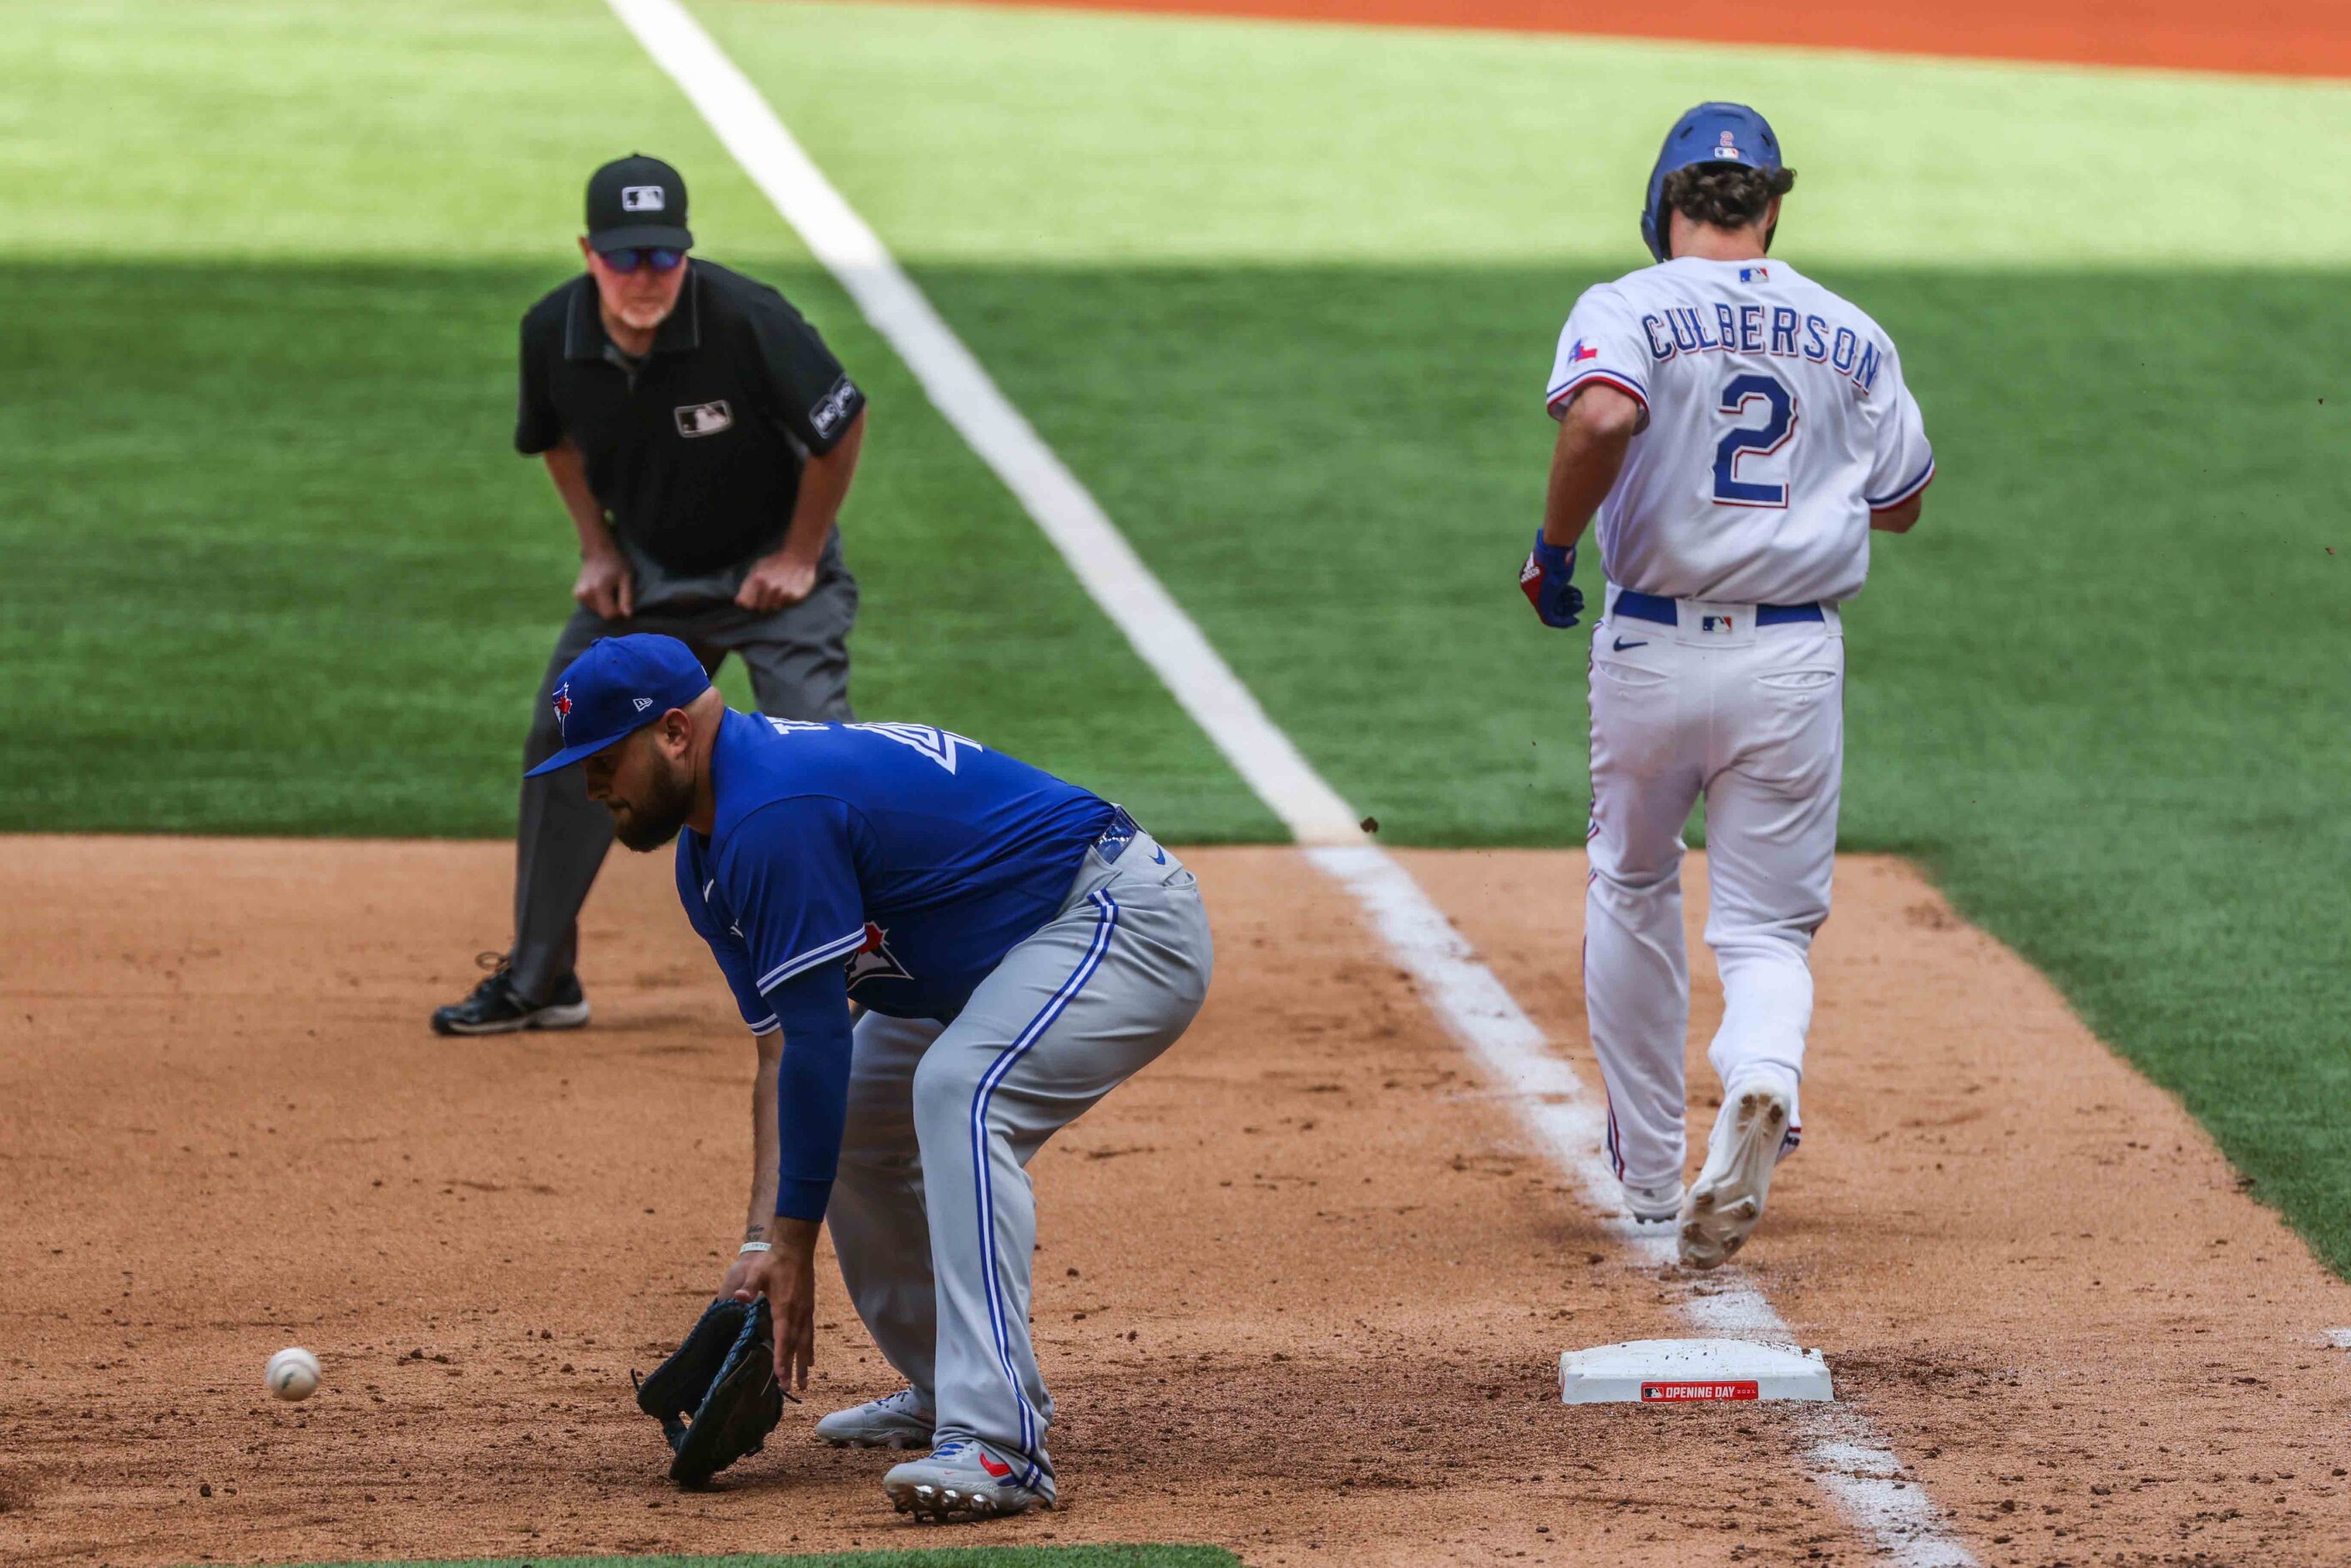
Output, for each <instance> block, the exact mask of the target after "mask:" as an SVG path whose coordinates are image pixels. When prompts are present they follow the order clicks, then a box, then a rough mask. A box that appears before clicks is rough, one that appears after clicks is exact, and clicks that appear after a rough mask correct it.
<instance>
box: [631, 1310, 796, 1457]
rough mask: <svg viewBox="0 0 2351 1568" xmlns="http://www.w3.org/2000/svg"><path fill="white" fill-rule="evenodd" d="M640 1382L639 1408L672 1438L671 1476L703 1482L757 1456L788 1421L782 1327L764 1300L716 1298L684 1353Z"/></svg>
mask: <svg viewBox="0 0 2351 1568" xmlns="http://www.w3.org/2000/svg"><path fill="white" fill-rule="evenodd" d="M630 1377H631V1378H632V1379H633V1380H635V1382H636V1385H637V1408H638V1409H640V1410H643V1412H644V1413H645V1414H646V1415H648V1416H652V1417H653V1419H654V1420H656V1421H659V1422H660V1423H661V1424H662V1436H664V1437H667V1438H668V1439H669V1446H670V1453H671V1458H670V1462H669V1479H672V1480H674V1481H675V1482H677V1483H678V1484H679V1485H681V1486H690V1487H692V1486H700V1485H702V1484H703V1482H705V1481H706V1480H708V1479H710V1478H711V1477H713V1476H715V1475H716V1474H717V1473H718V1472H719V1471H721V1470H723V1469H726V1467H727V1466H729V1465H731V1464H733V1463H734V1462H735V1461H736V1460H737V1459H739V1458H743V1457H744V1456H745V1455H746V1454H756V1453H758V1451H759V1448H760V1446H761V1445H762V1444H764V1443H765V1442H766V1441H767V1438H768V1433H770V1432H772V1431H774V1430H775V1429H776V1423H777V1422H778V1421H780V1420H782V1419H783V1418H784V1390H783V1385H781V1384H779V1383H778V1382H777V1381H776V1334H775V1324H774V1322H773V1320H772V1319H770V1318H769V1317H768V1302H767V1299H766V1298H765V1297H761V1298H759V1299H758V1300H756V1301H713V1302H711V1303H710V1307H709V1310H708V1311H706V1312H704V1313H703V1314H702V1321H701V1322H698V1323H695V1325H694V1332H693V1333H689V1334H687V1335H686V1336H685V1343H684V1344H682V1345H679V1346H678V1347H677V1353H676V1354H674V1355H672V1356H671V1357H670V1358H669V1359H668V1360H667V1361H664V1362H663V1363H662V1364H660V1365H659V1366H657V1367H655V1368H653V1375H652V1376H650V1377H644V1378H638V1377H637V1375H636V1374H635V1373H633V1372H632V1373H631V1374H630Z"/></svg>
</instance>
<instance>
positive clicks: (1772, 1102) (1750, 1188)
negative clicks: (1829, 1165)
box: [1681, 1073, 1796, 1269]
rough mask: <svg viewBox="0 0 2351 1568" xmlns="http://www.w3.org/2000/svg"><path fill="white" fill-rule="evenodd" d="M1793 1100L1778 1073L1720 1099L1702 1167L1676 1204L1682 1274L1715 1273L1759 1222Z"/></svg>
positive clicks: (1790, 1086) (1762, 1075)
mask: <svg viewBox="0 0 2351 1568" xmlns="http://www.w3.org/2000/svg"><path fill="white" fill-rule="evenodd" d="M1795 1100H1796V1088H1795V1085H1794V1084H1792V1083H1791V1082H1788V1080H1787V1079H1786V1078H1785V1077H1783V1076H1782V1075H1780V1074H1778V1073H1759V1074H1757V1075H1755V1076H1754V1077H1752V1078H1750V1079H1748V1080H1747V1081H1746V1086H1745V1087H1744V1088H1742V1089H1740V1091H1739V1092H1738V1093H1736V1094H1727V1095H1725V1096H1724V1097H1723V1102H1722V1110H1721V1112H1720V1113H1719V1114H1717V1115H1716V1117H1715V1119H1714V1135H1713V1136H1712V1137H1710V1138H1708V1140H1707V1145H1706V1165H1705V1167H1704V1168H1703V1169H1701V1170H1700V1171H1699V1172H1698V1182H1697V1184H1696V1185H1695V1186H1692V1187H1691V1188H1690V1189H1689V1196H1688V1197H1686V1198H1684V1199H1683V1200H1682V1209H1681V1227H1682V1236H1681V1258H1682V1267H1684V1268H1685V1269H1715V1268H1719V1267H1721V1265H1722V1264H1723V1263H1724V1262H1725V1261H1727V1260H1729V1257H1730V1255H1731V1254H1732V1253H1734V1252H1736V1251H1738V1250H1739V1249H1740V1245H1741V1244H1743V1243H1744V1242H1745V1241H1746V1239H1747V1234H1748V1232H1749V1231H1750V1230H1753V1229H1754V1228H1755V1222H1756V1221H1757V1220H1759V1219H1761V1218H1763V1197H1764V1195H1765V1194H1766V1193H1768V1192H1770V1191H1771V1172H1772V1170H1773V1169H1774V1168H1775V1167H1776V1166H1778V1165H1779V1162H1780V1145H1781V1144H1782V1140H1784V1139H1785V1138H1786V1136H1787V1134H1788V1121H1789V1117H1790V1116H1791V1115H1792V1113H1793V1109H1794V1105H1795Z"/></svg>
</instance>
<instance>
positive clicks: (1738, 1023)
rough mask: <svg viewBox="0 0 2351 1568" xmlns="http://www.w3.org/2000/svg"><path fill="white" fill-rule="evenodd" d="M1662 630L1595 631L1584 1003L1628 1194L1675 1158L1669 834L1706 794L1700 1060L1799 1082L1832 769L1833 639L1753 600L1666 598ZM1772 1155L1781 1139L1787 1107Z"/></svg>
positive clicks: (1836, 633)
mask: <svg viewBox="0 0 2351 1568" xmlns="http://www.w3.org/2000/svg"><path fill="white" fill-rule="evenodd" d="M1675 608H1676V612H1677V615H1678V617H1679V621H1678V623H1677V624H1676V625H1670V626H1669V625H1666V624H1664V623H1663V622H1654V621H1646V620H1640V619H1635V618H1633V617H1630V616H1623V615H1620V614H1619V613H1618V612H1617V610H1616V606H1615V603H1614V599H1613V598H1612V600H1611V605H1610V612H1609V613H1608V614H1607V615H1606V616H1605V617H1604V618H1603V619H1602V620H1601V622H1600V623H1599V624H1598V625H1596V626H1594V627H1593V632H1592V671H1591V677H1590V681H1591V695H1592V823H1591V827H1590V830H1589V831H1588V833H1587V835H1586V836H1587V839H1588V846H1587V847H1588V849H1589V852H1590V855H1591V862H1592V870H1591V875H1590V880H1589V883H1588V885H1587V888H1586V892H1585V897H1584V954H1583V992H1584V1006H1585V1009H1586V1012H1587V1016H1588V1018H1589V1019H1590V1022H1591V1026H1592V1045H1593V1052H1594V1054H1595V1055H1597V1056H1598V1058H1599V1060H1600V1071H1601V1075H1602V1077H1603V1078H1604V1080H1605V1081H1606V1083H1607V1088H1608V1148H1609V1154H1610V1155H1611V1156H1612V1158H1613V1160H1614V1165H1615V1167H1616V1174H1617V1176H1619V1177H1620V1178H1621V1179H1622V1180H1624V1181H1625V1184H1626V1185H1627V1186H1644V1187H1647V1186H1666V1185H1668V1184H1670V1183H1673V1182H1677V1181H1679V1180H1680V1179H1681V1176H1682V1170H1683V1166H1684V1164H1685V1161H1686V1157H1687V1134H1686V1132H1685V1127H1684V1118H1685V1107H1686V1105H1687V1098H1686V1094H1687V1086H1686V1084H1685V1083H1684V1081H1683V1079H1684V1074H1683V1065H1682V1063H1683V1053H1684V1050H1685V1045H1686V1042H1687V1039H1688V1034H1689V960H1688V956H1687V953H1686V952H1685V950H1684V944H1683V940H1682V890H1681V862H1682V852H1683V850H1684V849H1685V848H1686V846H1685V845H1684V843H1683V841H1682V828H1683V825H1684V824H1685V823H1686V822H1687V821H1688V819H1689V813H1690V808H1691V806H1692V805H1693V804H1694V803H1696V801H1697V800H1698V799H1699V798H1700V797H1701V796H1703V797H1704V798H1705V800H1706V843H1707V872H1708V884H1709V888H1710V891H1711V894H1712V904H1711V908H1710V911H1709V913H1708V917H1707V923H1706V940H1707V945H1708V946H1710V947H1712V948H1713V949H1714V957H1715V964H1716V967H1717V968H1718V969H1719V971H1720V973H1721V976H1722V990H1723V1001H1724V1009H1723V1018H1722V1027H1721V1028H1720V1029H1719V1030H1716V1031H1715V1036H1714V1041H1713V1044H1712V1045H1711V1046H1710V1047H1709V1048H1708V1052H1707V1058H1708V1061H1711V1062H1712V1063H1713V1065H1714V1070H1715V1071H1716V1072H1717V1073H1719V1075H1720V1076H1721V1079H1722V1082H1723V1086H1724V1089H1725V1092H1730V1091H1732V1090H1734V1089H1736V1088H1737V1087H1739V1086H1740V1081H1741V1080H1742V1079H1744V1078H1745V1077H1746V1076H1748V1075H1749V1074H1750V1073H1752V1072H1754V1071H1759V1070H1761V1069H1765V1068H1777V1069H1780V1070H1782V1071H1784V1072H1785V1073H1787V1074H1788V1075H1789V1076H1790V1077H1791V1078H1792V1079H1801V1077H1802V1072H1803V1068H1804V1034H1805V1030H1807V1029H1809V1028H1810V1027H1811V1024H1812V1017H1813V977H1812V970H1811V968H1810V967H1809V965H1808V964H1807V961H1806V959H1807V955H1808V953H1809V952H1810V950H1811V946H1812V940H1813V932H1814V931H1816V930H1818V929H1819V928H1820V925H1821V923H1822V922H1823V921H1824V920H1826V919H1827V918H1828V914H1829V880H1830V875H1831V872H1832V870H1833V867H1834V861H1835V853H1836V824H1837V798H1838V789H1839V786H1840V784H1841V782H1842V779H1843V774H1844V632H1843V628H1842V626H1841V625H1840V623H1839V621H1838V617H1837V612H1836V611H1835V610H1834V608H1833V607H1831V608H1824V609H1823V612H1822V613H1823V619H1822V620H1819V621H1801V622H1788V623H1784V624H1777V625H1771V626H1762V627H1759V626H1757V625H1756V624H1755V619H1754V616H1755V608H1756V607H1755V606H1753V605H1750V604H1711V603H1703V602H1700V601H1691V600H1685V601H1678V602H1677V604H1676V606H1675ZM1791 1110H1792V1114H1791V1116H1790V1125H1789V1136H1788V1140H1787V1143H1786V1145H1785V1147H1786V1148H1791V1149H1792V1148H1793V1147H1794V1146H1795V1137H1796V1133H1797V1125H1798V1121H1799V1118H1798V1117H1797V1116H1796V1115H1795V1114H1794V1113H1793V1112H1794V1108H1793V1107H1792V1108H1791Z"/></svg>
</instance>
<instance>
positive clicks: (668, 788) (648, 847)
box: [612, 772, 694, 854]
mask: <svg viewBox="0 0 2351 1568" xmlns="http://www.w3.org/2000/svg"><path fill="white" fill-rule="evenodd" d="M646 789H647V791H648V795H647V798H646V799H645V800H629V801H615V802H614V803H613V804H614V806H615V807H616V808H620V807H625V809H626V810H625V814H623V812H622V810H619V809H616V810H613V812H612V835H613V837H615V838H617V839H619V840H620V841H622V843H624V844H626V845H628V846H629V848H631V849H632V850H635V851H637V852H639V853H640V854H643V853H647V852H652V851H653V850H657V849H659V848H661V847H662V846H663V845H664V844H665V843H667V842H669V841H671V840H672V839H674V838H675V837H677V831H678V830H679V829H680V828H683V827H684V826H685V819H686V817H687V815H688V814H689V813H691V812H692V811H693V810H694V786H692V785H691V784H689V783H687V782H686V781H685V780H684V779H681V778H679V777H677V776H676V775H674V774H672V773H666V772H655V773H654V774H653V776H652V777H651V779H649V780H648V781H647V784H646Z"/></svg>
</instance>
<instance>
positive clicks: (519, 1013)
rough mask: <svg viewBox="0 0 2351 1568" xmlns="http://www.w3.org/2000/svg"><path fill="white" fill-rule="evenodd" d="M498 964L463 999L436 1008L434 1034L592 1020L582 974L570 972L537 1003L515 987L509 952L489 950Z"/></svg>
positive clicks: (566, 1026) (547, 1026) (575, 1024)
mask: <svg viewBox="0 0 2351 1568" xmlns="http://www.w3.org/2000/svg"><path fill="white" fill-rule="evenodd" d="M483 957H484V958H485V959H486V960H489V961H491V962H493V963H495V964H496V967H495V968H493V969H492V970H491V971H490V977H489V978H487V979H486V980H484V981H483V982H482V983H481V984H480V985H478V986H475V988H474V994H473V995H472V996H469V997H467V998H465V1000H464V1001H462V1002H452V1003H450V1004H449V1005H448V1006H447V1007H445V1008H435V1009H433V1032H434V1034H509V1033H512V1032H513V1031H514V1030H518V1029H578V1028H579V1027H580V1025H581V1024H584V1023H586V1022H587V1021H588V998H586V997H585V996H582V995H581V994H580V977H579V976H577V975H566V976H564V977H563V978H561V979H559V980H558V981H556V982H555V994H554V995H552V996H550V997H549V998H547V1000H545V1001H543V1002H533V1001H530V1000H528V998H525V997H524V996H523V994H522V993H521V992H520V991H517V990H516V989H515V985H514V971H513V970H512V969H510V968H508V967H507V962H506V955H504V954H502V953H486V954H484V955H483Z"/></svg>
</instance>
